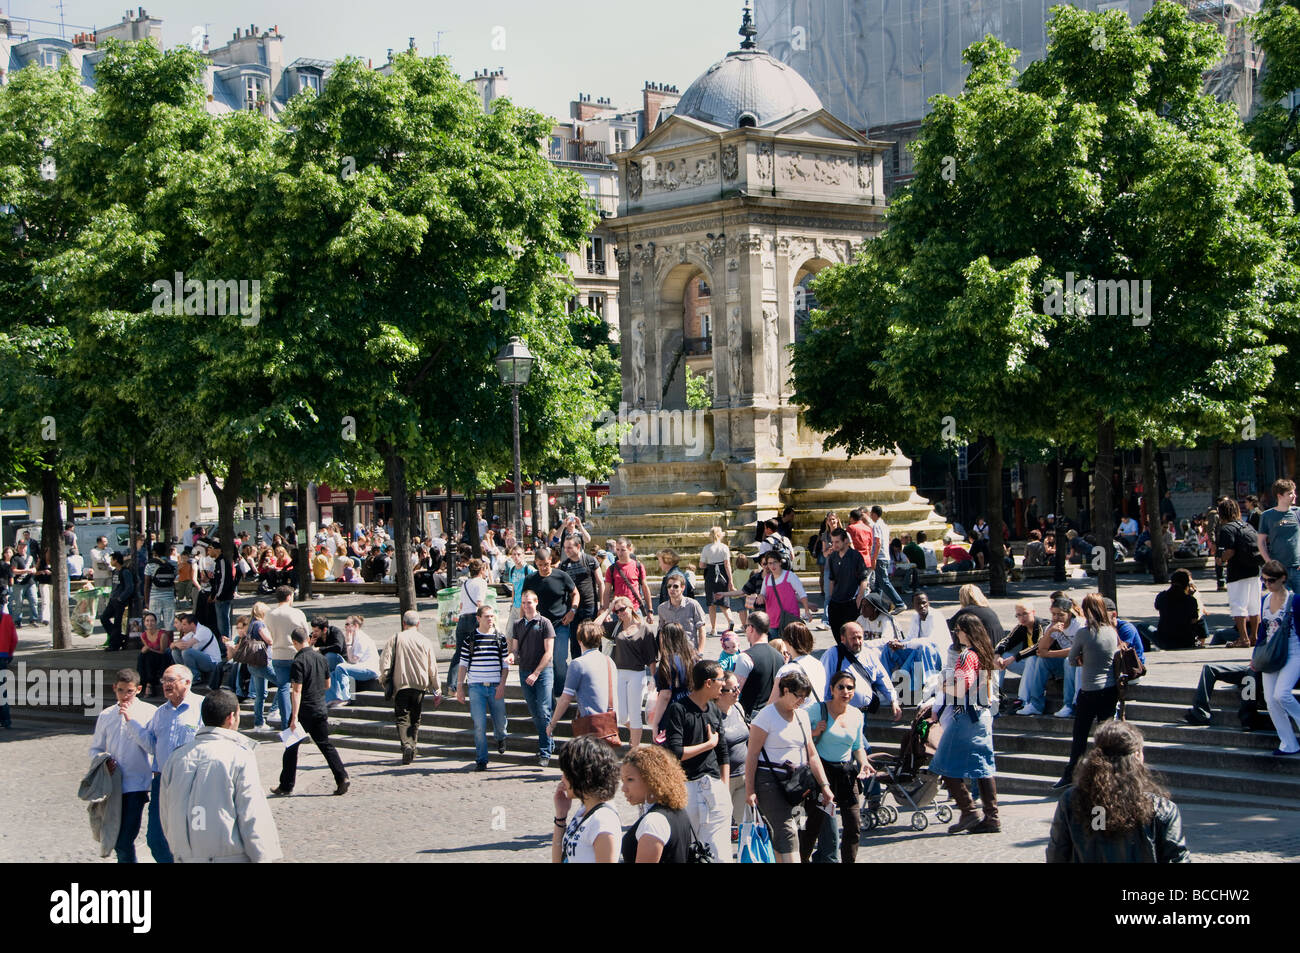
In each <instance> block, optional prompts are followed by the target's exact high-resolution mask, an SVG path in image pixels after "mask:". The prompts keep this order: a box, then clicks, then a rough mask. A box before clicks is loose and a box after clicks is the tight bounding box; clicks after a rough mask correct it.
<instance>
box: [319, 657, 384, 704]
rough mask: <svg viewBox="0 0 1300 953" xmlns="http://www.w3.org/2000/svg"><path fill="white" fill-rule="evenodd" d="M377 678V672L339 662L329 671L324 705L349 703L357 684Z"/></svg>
mask: <svg viewBox="0 0 1300 953" xmlns="http://www.w3.org/2000/svg"><path fill="white" fill-rule="evenodd" d="M378 677H379V673H378V672H376V671H374V670H373V669H369V668H366V667H365V666H364V665H353V664H352V663H351V662H341V663H339V664H338V665H336V666H334V668H333V669H332V670H331V671H330V688H329V691H328V692H327V693H326V694H325V701H326V703H329V702H350V701H352V697H353V692H354V691H356V685H357V682H368V681H370V680H371V679H372V678H378Z"/></svg>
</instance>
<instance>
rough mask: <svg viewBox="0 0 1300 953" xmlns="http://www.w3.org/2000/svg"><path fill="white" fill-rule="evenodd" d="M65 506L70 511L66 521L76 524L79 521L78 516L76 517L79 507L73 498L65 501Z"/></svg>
mask: <svg viewBox="0 0 1300 953" xmlns="http://www.w3.org/2000/svg"><path fill="white" fill-rule="evenodd" d="M63 505H64V507H66V508H67V511H68V515H67V518H66V521H67V522H69V523H75V522H76V521H77V515H76V507H77V505H76V503H74V502H73V500H72V497H68V498H67V499H66V500H64V501H63Z"/></svg>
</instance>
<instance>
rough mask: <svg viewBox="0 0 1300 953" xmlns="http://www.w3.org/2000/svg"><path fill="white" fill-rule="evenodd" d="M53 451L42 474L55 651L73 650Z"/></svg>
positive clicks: (43, 533) (44, 540) (47, 455)
mask: <svg viewBox="0 0 1300 953" xmlns="http://www.w3.org/2000/svg"><path fill="white" fill-rule="evenodd" d="M56 453H57V451H55V450H54V449H49V450H46V451H45V452H44V454H43V458H44V463H45V469H44V470H43V471H42V472H41V502H42V504H44V505H43V510H44V512H43V513H42V514H41V548H42V549H44V550H45V551H46V553H47V554H48V555H47V556H46V559H48V560H49V562H50V606H49V612H50V632H51V635H52V636H53V639H54V647H55V648H56V649H70V648H72V614H71V613H70V612H69V611H68V595H67V587H68V553H67V550H66V549H65V547H64V545H63V520H62V518H61V513H60V510H59V474H58V472H57V471H56V470H55V469H54V467H55V465H56V463H57V460H56Z"/></svg>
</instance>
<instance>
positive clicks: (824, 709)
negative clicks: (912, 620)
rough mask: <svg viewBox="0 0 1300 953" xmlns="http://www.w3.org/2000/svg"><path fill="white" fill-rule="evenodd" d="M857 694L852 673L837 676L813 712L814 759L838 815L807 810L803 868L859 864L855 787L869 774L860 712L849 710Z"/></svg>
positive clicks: (801, 851)
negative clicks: (820, 864) (823, 773)
mask: <svg viewBox="0 0 1300 953" xmlns="http://www.w3.org/2000/svg"><path fill="white" fill-rule="evenodd" d="M856 689H857V679H856V678H854V676H853V673H852V672H848V671H843V672H838V673H836V675H835V676H834V677H833V678H832V679H831V693H830V695H829V696H827V699H826V701H824V702H822V703H821V704H820V705H814V706H813V707H812V709H811V717H812V719H813V721H814V722H815V724H814V725H813V730H812V733H813V738H814V740H816V742H817V754H818V756H819V757H820V758H821V762H822V767H823V768H824V769H825V771H826V778H827V780H829V781H830V785H831V791H832V792H833V793H834V795H835V804H836V806H837V807H838V808H839V814H838V816H832V815H830V814H828V813H827V812H826V811H824V810H822V809H821V808H820V807H818V806H816V805H813V804H809V805H808V808H807V811H808V820H807V823H806V824H805V825H804V829H803V830H802V831H800V833H799V859H800V861H801V862H802V863H805V864H806V863H808V861H809V860H810V859H816V860H818V861H820V862H824V863H831V864H833V863H836V862H837V861H838V862H840V863H845V864H854V863H857V860H858V841H859V839H860V837H861V833H862V805H861V803H860V802H859V800H858V781H859V780H865V779H866V778H869V777H870V776H871V774H872V771H871V765H870V763H869V762H868V761H867V751H868V750H869V749H870V745H868V744H867V739H866V735H865V734H864V732H863V721H864V719H863V717H862V711H861V710H860V709H857V708H854V707H853V705H852V704H850V702H852V701H853V695H854V692H855V691H856ZM837 820H838V822H839V823H838V825H837V823H836V822H837ZM837 826H838V827H839V828H840V829H841V831H840V841H839V850H838V851H836V842H835V836H834V835H835V833H836V827H837ZM819 841H820V843H819ZM814 847H817V857H816V858H813V848H814ZM837 853H838V856H836V855H837Z"/></svg>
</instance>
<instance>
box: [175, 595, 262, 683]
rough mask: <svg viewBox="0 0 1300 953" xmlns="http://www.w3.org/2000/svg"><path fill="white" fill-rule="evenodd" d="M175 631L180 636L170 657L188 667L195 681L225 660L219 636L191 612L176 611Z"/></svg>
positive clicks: (208, 673) (210, 672)
mask: <svg viewBox="0 0 1300 953" xmlns="http://www.w3.org/2000/svg"><path fill="white" fill-rule="evenodd" d="M268 621H269V619H268ZM176 633H177V635H179V636H180V637H181V638H180V639H179V641H176V642H173V643H172V657H173V658H175V659H177V661H178V662H179V663H180V664H181V665H186V666H188V667H189V670H190V673H191V675H192V676H193V679H194V681H195V682H198V681H199V680H200V679H201V678H202V677H203V676H204V675H211V674H212V672H213V671H214V670H215V669H216V668H217V666H218V665H220V664H221V663H222V662H223V661H224V660H225V652H224V651H223V649H222V640H221V638H220V636H218V635H217V633H215V632H213V631H212V630H211V629H209V628H208V627H207V626H206V625H204V624H203V623H201V622H199V621H198V620H197V619H195V618H194V615H193V614H192V613H189V612H178V613H176Z"/></svg>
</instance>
